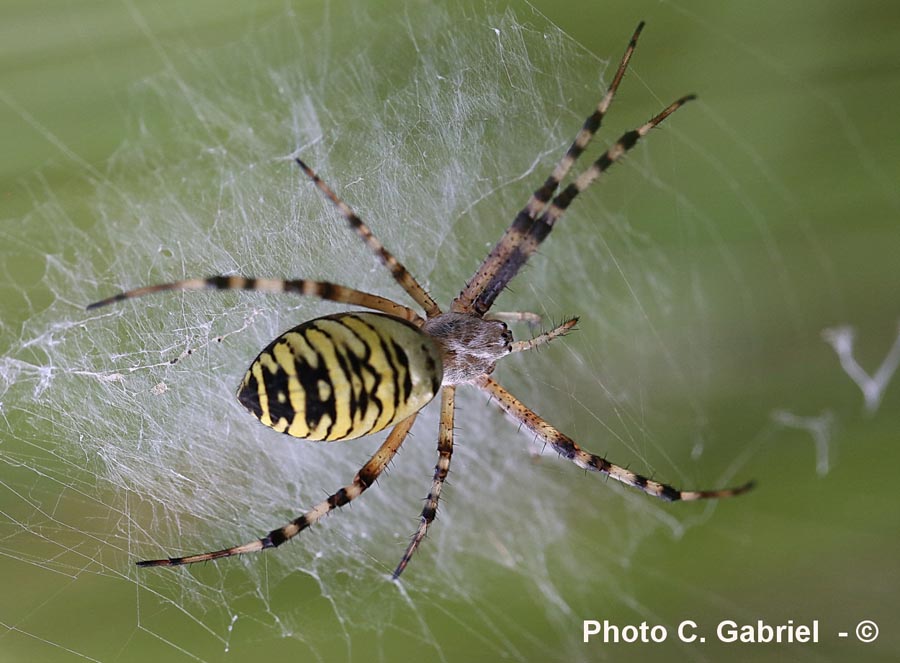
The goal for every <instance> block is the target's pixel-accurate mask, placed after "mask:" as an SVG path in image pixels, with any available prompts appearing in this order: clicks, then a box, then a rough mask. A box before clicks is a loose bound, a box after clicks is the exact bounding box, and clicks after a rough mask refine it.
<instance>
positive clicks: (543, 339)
mask: <svg viewBox="0 0 900 663" xmlns="http://www.w3.org/2000/svg"><path fill="white" fill-rule="evenodd" d="M576 324H578V318H570V319H569V320H566V321H565V322H563V323H562V324H561V325H557V326H556V327H555V328H553V329H551V330H550V331H548V332H544V333H543V334H538V335H537V336H535V337H534V338H531V339H528V340H527V341H513V344H512V348H511V349H510V351H509V352H510V354H512V353H513V352H525V351H526V350H533V349H534V348H536V347H538V346H539V345H543V344H544V343H549V342H550V341H552V340H553V339H555V338H559V337H560V336H565V335H566V334H568V333H569V332H570V331H572V329H573V328H574V327H575V325H576Z"/></svg>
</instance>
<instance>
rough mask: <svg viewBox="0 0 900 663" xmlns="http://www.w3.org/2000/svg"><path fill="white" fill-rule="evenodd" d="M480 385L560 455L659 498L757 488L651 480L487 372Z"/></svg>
mask: <svg viewBox="0 0 900 663" xmlns="http://www.w3.org/2000/svg"><path fill="white" fill-rule="evenodd" d="M476 384H477V385H478V386H479V387H481V388H482V389H483V390H484V391H486V392H487V393H488V394H490V395H491V396H492V397H493V398H495V399H496V400H497V403H498V404H499V406H500V409H502V410H503V411H504V412H506V414H508V415H509V416H510V417H512V418H513V419H515V420H516V421H517V422H519V423H520V424H522V425H523V426H524V427H525V428H527V429H528V430H530V431H531V432H532V433H534V434H535V435H537V436H538V437H539V438H540V439H542V440H543V441H544V442H546V443H547V444H549V445H550V446H552V447H553V448H554V449H555V450H556V451H557V453H559V455H561V456H563V457H564V458H567V459H568V460H570V461H572V462H573V463H575V464H576V465H578V467H581V468H583V469H585V470H593V471H595V472H600V473H602V474H606V475H607V476H609V477H610V478H612V479H615V480H616V481H620V482H622V483H624V484H627V485H629V486H633V487H634V488H637V489H638V490H641V491H643V492H645V493H647V494H648V495H652V496H653V497H658V498H660V499H663V500H666V501H667V502H677V501H679V500H680V501H685V502H687V501H693V500H704V499H719V498H722V497H732V496H734V495H740V494H741V493H746V492H747V491H748V490H750V489H751V488H752V487H753V483H754V482H752V481H750V482H748V483H745V484H744V485H742V486H738V487H736V488H721V489H716V490H679V489H677V488H673V487H672V486H669V485H667V484H664V483H660V482H658V481H654V480H653V479H648V478H647V477H645V476H642V475H640V474H637V473H635V472H632V471H631V470H629V469H626V468H624V467H621V466H619V465H615V464H613V463H610V462H609V461H608V460H606V459H605V458H602V457H601V456H597V455H595V454H592V453H590V452H587V451H584V450H583V449H582V448H581V447H579V446H578V445H577V444H576V443H575V440H573V439H572V438H570V437H568V436H567V435H564V434H563V433H560V432H559V431H558V430H556V429H555V428H554V427H553V426H551V425H550V424H548V423H547V422H546V421H544V420H543V419H541V417H539V416H538V415H537V414H536V413H534V412H532V411H531V410H530V409H528V408H527V407H525V405H523V404H522V402H521V401H519V400H518V399H517V398H516V397H515V396H513V395H512V394H510V393H509V392H508V391H506V389H504V388H503V387H501V386H500V385H499V384H497V383H496V382H495V381H494V380H492V379H491V378H489V377H487V376H486V375H485V376H482V377H481V378H479V379H478V380H477V382H476Z"/></svg>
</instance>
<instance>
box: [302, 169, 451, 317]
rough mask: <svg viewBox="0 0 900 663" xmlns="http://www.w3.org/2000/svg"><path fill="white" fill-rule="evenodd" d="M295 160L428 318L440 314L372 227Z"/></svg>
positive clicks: (434, 303)
mask: <svg viewBox="0 0 900 663" xmlns="http://www.w3.org/2000/svg"><path fill="white" fill-rule="evenodd" d="M296 161H297V163H298V164H299V165H300V168H302V169H303V172H304V173H306V175H307V177H309V179H311V180H312V181H313V184H315V185H316V187H318V189H319V191H321V192H322V193H324V194H325V196H326V197H327V198H328V199H329V200H330V201H331V202H332V203H334V206H335V207H337V208H338V211H339V212H340V213H341V215H342V216H343V217H344V218H345V219H346V220H347V223H349V224H350V227H351V228H353V230H355V231H356V234H357V235H359V236H360V237H361V238H362V240H363V242H365V244H366V246H368V247H369V249H371V251H372V252H373V253H374V254H375V255H376V256H377V257H378V259H379V260H380V261H381V264H383V265H384V266H385V267H387V268H388V270H389V271H390V272H391V275H392V276H393V277H394V280H395V281H396V282H397V283H399V284H400V287H402V288H403V289H404V290H406V292H407V293H408V294H409V296H410V297H412V298H413V300H415V302H416V303H417V304H418V305H419V306H421V307H422V308H423V309H425V315H426V316H428V317H429V318H432V317H434V316H436V315H440V313H441V309H440V308H439V307H438V305H437V303H436V302H435V301H434V300H433V299H432V298H431V295H429V294H428V293H427V292H425V288H423V287H422V286H421V285H419V282H418V281H416V279H415V278H414V277H413V275H412V274H410V273H409V271H408V270H407V269H406V267H404V266H403V264H402V263H401V262H400V261H399V260H397V258H395V257H394V255H393V254H392V253H391V252H390V251H388V250H387V249H386V248H384V244H382V243H381V241H380V240H379V239H378V238H377V237H375V235H374V234H373V233H372V229H371V228H369V226H367V225H366V224H365V223H363V220H362V219H360V218H359V217H358V216H357V215H356V213H355V212H354V211H353V210H352V209H351V208H350V206H349V205H348V204H347V203H345V202H344V201H343V200H341V199H340V198H338V197H337V194H335V192H334V191H332V190H331V188H330V187H329V186H328V185H327V184H325V182H323V181H322V179H321V178H320V177H319V176H318V175H316V173H315V172H313V170H312V168H310V167H309V166H307V165H306V164H305V163H303V161H301V160H300V159H296Z"/></svg>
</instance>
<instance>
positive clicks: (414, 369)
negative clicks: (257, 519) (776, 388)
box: [238, 312, 443, 440]
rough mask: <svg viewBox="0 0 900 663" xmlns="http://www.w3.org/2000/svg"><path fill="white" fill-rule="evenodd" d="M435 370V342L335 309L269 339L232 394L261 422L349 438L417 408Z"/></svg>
mask: <svg viewBox="0 0 900 663" xmlns="http://www.w3.org/2000/svg"><path fill="white" fill-rule="evenodd" d="M442 377H443V369H442V364H441V357H440V354H439V351H438V348H437V346H436V344H435V342H434V341H433V340H432V339H431V337H429V336H428V335H427V334H425V333H424V332H422V331H421V330H420V329H418V328H417V327H416V326H415V325H413V324H411V323H409V322H407V321H405V320H401V319H399V318H393V317H391V316H388V315H382V314H380V313H362V312H357V313H338V314H336V315H330V316H327V317H324V318H317V319H315V320H311V321H310V322H306V323H304V324H302V325H300V326H298V327H294V328H293V329H291V330H290V331H287V332H285V333H284V334H282V335H281V336H279V337H278V338H276V339H275V340H274V341H272V343H270V344H269V346H268V347H267V348H266V349H265V350H263V351H262V352H261V353H260V354H259V356H258V357H257V358H256V360H255V361H254V362H253V363H252V364H251V365H250V368H249V369H248V370H247V374H246V375H245V376H244V380H243V381H242V382H241V386H240V388H239V389H238V400H240V402H241V403H242V404H243V405H244V407H246V408H247V409H248V410H249V411H250V413H251V414H252V415H253V416H255V417H256V418H257V419H259V420H260V421H261V422H262V423H264V424H265V425H266V426H270V427H272V428H274V429H275V430H277V431H279V432H282V433H287V434H288V435H292V436H293V437H299V438H303V439H308V440H351V439H353V438H357V437H362V436H363V435H368V434H369V433H374V432H376V431H380V430H381V429H383V428H385V427H387V426H390V425H392V424H396V423H398V422H400V421H402V420H403V419H406V418H407V417H408V416H410V415H411V414H413V413H415V412H418V411H419V410H420V409H422V408H423V407H424V406H425V405H426V404H427V403H428V402H429V401H430V400H431V399H432V398H434V396H435V394H436V393H437V392H438V390H439V389H440V386H441V379H442Z"/></svg>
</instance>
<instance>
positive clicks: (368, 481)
mask: <svg viewBox="0 0 900 663" xmlns="http://www.w3.org/2000/svg"><path fill="white" fill-rule="evenodd" d="M415 420H416V415H415V414H414V415H412V416H411V417H408V418H406V419H404V420H403V421H401V422H400V423H399V424H397V425H396V426H394V428H393V429H392V430H391V433H390V435H388V437H387V439H386V440H385V441H384V443H383V444H382V445H381V446H380V447H378V449H377V450H376V451H375V453H374V454H373V455H372V457H371V458H370V459H369V461H368V462H367V463H366V464H365V465H363V466H362V468H361V469H360V470H359V472H357V473H356V476H355V477H353V481H352V482H350V483H349V484H348V485H346V486H344V487H343V488H341V489H340V490H338V491H337V492H335V493H333V494H332V495H330V496H329V497H328V498H326V499H325V500H323V501H321V502H319V503H318V504H316V505H315V506H314V507H313V508H311V509H310V510H309V511H307V512H306V513H304V514H303V515H302V516H300V517H298V518H295V519H294V520H292V521H291V522H289V523H288V524H287V525H284V526H282V527H279V528H278V529H273V530H272V531H271V532H269V533H268V534H266V535H265V536H263V537H261V538H259V539H256V540H255V541H250V542H249V543H245V544H243V545H240V546H233V547H231V548H224V549H222V550H216V551H214V552H207V553H200V554H198V555H188V556H186V557H169V558H168V559H152V560H147V561H143V562H138V563H137V565H138V566H182V565H184V564H194V563H195V562H206V561H209V560H212V559H219V558H221V557H233V556H235V555H243V554H245V553H251V552H259V551H260V550H265V549H266V548H275V547H277V546H280V545H281V544H282V543H284V542H285V541H288V540H289V539H292V538H294V537H295V536H297V535H298V534H299V533H300V532H302V531H303V530H305V529H307V528H308V527H309V526H310V525H314V524H315V523H317V522H318V521H319V520H321V519H322V518H323V517H325V516H327V515H328V514H329V513H331V512H332V511H334V510H335V509H337V508H338V507H342V506H344V505H345V504H348V503H349V502H351V501H353V500H354V499H356V498H357V497H359V496H360V495H362V493H363V492H364V491H365V490H366V488H368V487H369V486H371V485H372V484H373V483H375V480H376V479H377V478H378V477H379V475H380V474H381V473H382V472H383V471H384V468H385V467H387V466H388V464H389V463H390V462H391V459H392V458H393V457H394V456H395V455H396V453H397V451H398V450H399V449H400V445H401V444H403V441H404V440H405V439H406V436H407V434H408V433H409V429H410V428H412V425H413V422H414V421H415Z"/></svg>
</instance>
